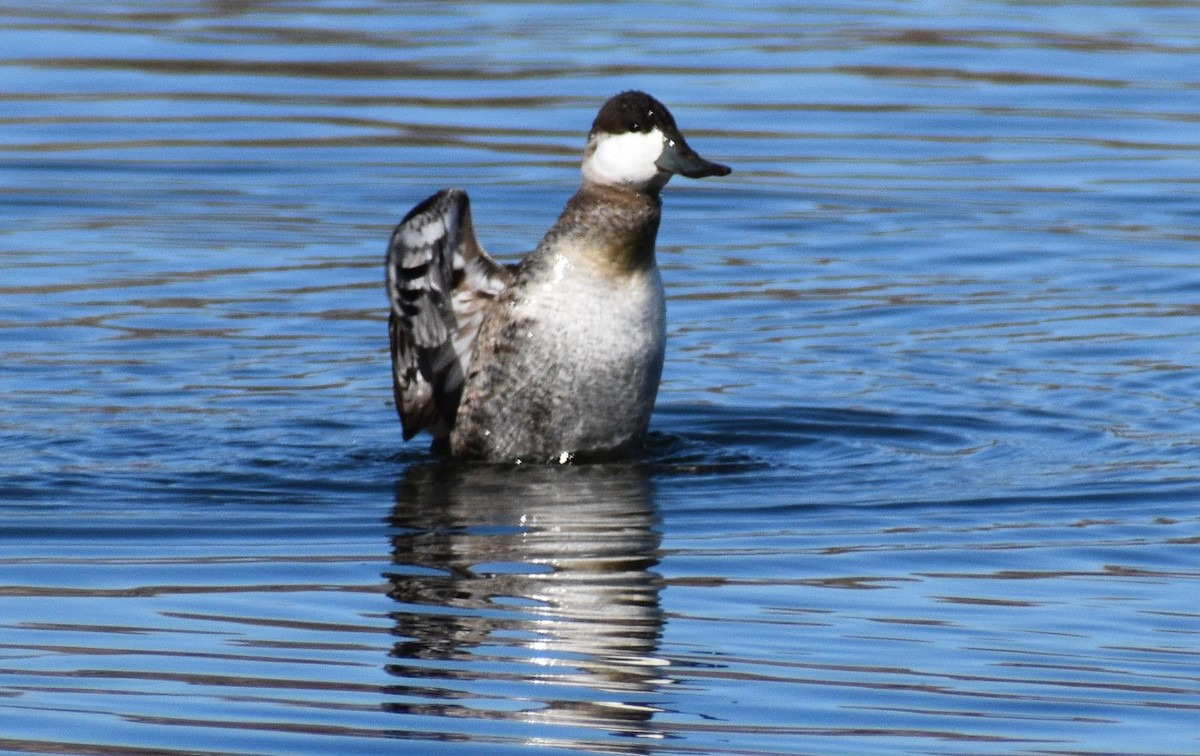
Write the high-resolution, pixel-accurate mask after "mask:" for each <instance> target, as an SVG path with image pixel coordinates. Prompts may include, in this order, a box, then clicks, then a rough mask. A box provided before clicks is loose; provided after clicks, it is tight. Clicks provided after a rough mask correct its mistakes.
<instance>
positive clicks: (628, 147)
mask: <svg viewBox="0 0 1200 756" xmlns="http://www.w3.org/2000/svg"><path fill="white" fill-rule="evenodd" d="M662 151H663V135H662V132H661V131H659V130H658V129H654V130H653V131H648V132H646V133H644V134H638V133H633V132H629V133H625V134H602V135H601V136H600V137H599V138H598V139H597V141H596V149H595V150H594V151H593V152H592V154H591V156H590V157H589V158H588V159H587V161H586V162H585V163H584V164H583V175H584V176H586V177H587V178H588V179H590V180H592V181H595V182H596V183H600V184H644V183H646V182H648V181H650V179H652V178H654V177H655V176H656V175H657V174H658V173H659V168H658V166H657V165H655V164H654V162H655V161H656V160H658V158H659V157H660V156H661V155H662Z"/></svg>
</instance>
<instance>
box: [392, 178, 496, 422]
mask: <svg viewBox="0 0 1200 756" xmlns="http://www.w3.org/2000/svg"><path fill="white" fill-rule="evenodd" d="M512 277H513V276H512V273H511V272H510V271H509V270H508V269H507V268H505V267H504V266H502V265H500V264H499V263H497V262H496V261H495V260H493V259H492V258H491V257H489V256H488V254H487V253H486V252H484V251H483V248H482V247H480V246H479V242H478V241H477V240H476V238H475V229H474V227H473V226H472V225H471V205H470V201H469V200H468V199H467V194H466V192H464V191H462V190H461V189H443V190H442V191H440V192H438V193H437V194H435V195H433V196H432V197H429V198H428V199H426V200H425V201H424V202H422V203H421V204H419V205H417V206H416V207H414V208H413V209H412V210H411V211H409V213H408V215H406V216H404V220H403V221H401V222H400V225H398V226H396V230H395V231H394V232H392V239H391V242H390V243H389V244H388V252H387V290H388V298H389V299H390V300H391V305H392V308H391V309H392V311H391V316H390V317H389V318H388V335H389V336H390V338H391V345H392V390H393V392H394V394H395V397H396V411H397V412H398V413H399V414H400V422H401V424H402V425H403V427H404V438H405V440H407V439H410V438H412V437H413V436H415V435H416V434H417V433H419V432H420V431H421V430H423V429H428V430H429V432H430V433H432V434H433V437H434V439H435V440H440V439H444V438H446V436H448V435H449V434H450V430H451V428H453V427H454V416H455V414H456V413H457V411H458V402H459V399H460V398H461V397H462V389H463V381H464V379H465V376H466V375H467V369H468V367H469V366H470V360H471V348H472V345H473V344H474V343H475V336H476V335H477V334H478V333H479V326H480V324H481V323H482V322H483V319H484V317H485V315H486V314H487V312H488V309H489V308H490V306H491V304H492V303H493V302H494V301H495V299H496V296H497V295H498V294H499V293H500V292H501V291H503V290H504V289H505V287H506V286H508V284H509V283H510V282H511V281H512Z"/></svg>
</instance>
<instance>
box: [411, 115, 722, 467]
mask: <svg viewBox="0 0 1200 756" xmlns="http://www.w3.org/2000/svg"><path fill="white" fill-rule="evenodd" d="M676 172H679V173H683V174H684V175H689V176H692V177H701V176H709V175H725V174H727V173H729V169H728V168H726V167H725V166H721V165H717V164H714V163H709V162H707V161H705V160H703V159H702V158H700V157H699V156H698V155H696V153H694V152H692V151H691V149H690V148H688V147H687V145H686V143H685V142H684V141H683V137H682V135H680V134H679V132H678V130H677V129H676V128H675V125H674V121H673V120H672V119H671V116H670V113H668V112H667V110H666V108H664V107H663V106H662V105H661V104H660V103H658V102H657V101H655V100H654V99H653V98H650V97H649V96H648V95H645V94H643V93H640V92H626V93H623V94H621V95H618V96H617V97H614V98H613V99H612V100H609V102H608V103H606V104H605V106H604V108H602V109H601V111H600V115H599V116H597V118H596V122H595V124H594V125H593V127H592V133H591V134H590V135H589V139H588V146H587V148H586V149H585V151H584V165H583V173H584V182H583V185H582V186H581V187H580V189H579V191H578V192H577V193H576V194H575V196H574V197H572V198H571V200H570V201H569V202H568V203H567V205H566V208H565V209H564V210H563V213H562V215H561V216H559V218H558V220H557V221H556V222H555V223H554V225H553V226H552V227H551V228H550V230H549V231H548V232H547V233H546V236H545V237H544V238H543V239H542V241H541V243H540V244H538V246H537V248H536V249H535V250H534V251H533V252H531V253H529V254H528V255H527V256H526V257H525V258H524V259H523V260H522V261H521V263H520V264H519V265H517V266H515V267H511V268H506V267H503V266H501V265H499V264H498V263H496V262H495V261H494V260H492V258H490V257H488V255H487V254H486V253H485V252H484V251H483V249H482V248H481V247H480V246H479V244H478V241H477V240H476V239H475V235H474V231H473V228H472V224H471V217H470V209H469V203H468V201H467V198H466V194H465V193H463V192H461V191H459V190H453V189H451V190H444V191H442V192H439V193H438V194H436V195H434V196H433V197H430V198H429V199H427V200H426V201H425V202H423V203H421V204H420V205H418V206H417V207H416V208H414V209H413V210H412V212H410V213H409V214H408V216H407V217H406V218H405V219H404V221H403V222H402V223H401V224H400V225H399V226H398V227H397V229H396V232H395V233H394V234H393V235H392V242H391V245H390V247H389V250H388V290H389V294H390V296H391V300H392V314H391V319H390V334H391V343H392V358H393V359H392V365H393V378H394V389H395V395H396V406H397V410H398V411H399V413H400V418H401V421H402V422H403V424H404V435H405V438H410V437H412V436H413V435H415V434H416V433H417V432H419V431H420V430H422V429H428V430H429V431H430V432H431V433H432V435H433V437H434V444H435V446H436V447H442V448H444V449H445V450H446V451H448V452H449V453H450V454H451V455H452V456H455V457H460V458H472V459H485V460H491V461H526V462H546V461H555V462H565V461H567V460H569V459H571V458H573V457H574V456H575V455H577V454H604V453H623V452H628V451H630V450H631V449H632V448H634V447H636V446H637V444H639V443H640V442H641V440H642V438H643V436H644V435H645V433H646V428H647V426H648V425H649V422H650V415H651V412H652V411H653V408H654V398H655V395H656V394H657V392H658V383H659V377H660V375H661V372H662V364H663V353H664V349H665V342H666V308H665V300H664V295H663V288H662V279H661V276H660V275H659V272H658V267H657V265H656V264H655V256H654V243H655V237H656V236H657V233H658V225H659V220H660V217H661V208H662V203H661V200H660V197H659V191H660V190H661V189H662V187H663V186H664V185H665V184H666V182H667V180H668V179H669V178H670V177H671V175H672V174H674V173H676Z"/></svg>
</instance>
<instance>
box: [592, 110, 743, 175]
mask: <svg viewBox="0 0 1200 756" xmlns="http://www.w3.org/2000/svg"><path fill="white" fill-rule="evenodd" d="M730 170H731V169H730V168H729V166H727V165H721V164H720V163H711V162H709V161H707V160H705V159H704V158H702V157H700V156H699V155H698V154H696V152H695V151H694V150H693V149H692V148H691V147H689V146H688V144H687V142H686V141H685V140H684V138H683V134H681V133H679V129H678V128H677V127H676V126H675V119H674V118H672V117H671V112H670V111H669V110H667V108H666V106H664V105H663V104H662V103H661V102H659V101H658V100H656V99H654V98H653V97H651V96H650V95H648V94H646V93H645V92H638V91H635V90H631V91H628V92H622V93H621V94H619V95H617V96H616V97H613V98H612V99H610V100H609V101H608V102H606V103H604V106H603V107H601V108H600V113H599V114H597V116H596V120H595V121H594V122H593V123H592V131H591V133H590V134H588V141H587V146H586V147H585V148H584V150H583V178H584V180H585V181H590V182H592V183H595V184H603V185H609V186H624V187H628V188H630V189H634V190H636V191H642V192H651V193H653V192H657V191H658V190H659V189H662V188H663V186H665V185H666V183H667V182H668V181H670V180H671V177H672V176H674V175H675V174H677V173H678V174H681V175H683V176H687V177H688V178H704V177H705V176H726V175H728V174H729V172H730Z"/></svg>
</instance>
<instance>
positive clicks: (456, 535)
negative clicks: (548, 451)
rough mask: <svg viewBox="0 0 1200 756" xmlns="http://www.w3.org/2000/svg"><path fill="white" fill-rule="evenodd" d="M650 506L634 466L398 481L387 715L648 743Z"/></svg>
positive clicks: (652, 585)
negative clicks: (598, 733) (502, 722)
mask: <svg viewBox="0 0 1200 756" xmlns="http://www.w3.org/2000/svg"><path fill="white" fill-rule="evenodd" d="M651 495H652V485H651V482H650V480H649V477H648V472H647V470H646V469H645V468H644V467H642V466H640V465H594V466H573V467H555V468H544V467H507V466H476V465H454V464H444V465H431V466H415V467H412V468H410V469H409V470H408V471H407V472H406V474H405V476H404V479H403V482H402V483H401V484H399V485H398V486H397V492H396V509H395V511H394V513H393V515H392V524H393V525H394V526H396V527H398V528H400V529H401V532H400V533H399V534H398V535H396V536H395V537H394V538H393V556H394V559H395V563H396V569H395V570H394V571H393V572H391V573H390V574H389V575H388V579H389V581H390V582H391V590H390V592H389V595H390V596H391V597H392V598H393V599H395V600H396V601H397V602H398V603H399V604H400V607H399V608H398V609H397V610H396V611H395V612H394V615H393V616H394V617H395V619H396V634H397V635H398V636H399V637H400V638H401V640H399V641H397V643H396V645H395V647H394V649H393V652H392V655H393V656H394V657H395V660H394V661H393V662H391V663H390V664H389V665H388V668H387V669H388V672H389V673H390V674H392V675H394V676H396V677H397V678H399V679H400V680H402V681H403V682H402V683H399V684H397V685H396V687H395V689H394V693H395V695H396V697H397V700H395V701H390V702H389V703H388V704H387V707H388V708H389V709H391V710H392V711H397V712H404V713H412V712H414V711H420V712H421V713H423V714H428V713H430V712H431V711H436V713H438V714H440V715H442V716H453V717H461V716H472V717H504V718H514V719H519V720H522V721H527V722H533V723H539V724H545V725H572V726H585V727H591V728H599V729H602V730H604V731H606V732H608V733H610V734H624V735H645V734H646V733H648V732H649V731H648V730H647V729H646V724H647V723H648V722H649V720H650V717H651V716H652V715H653V713H654V711H655V709H654V708H653V707H652V706H650V705H647V703H646V701H647V699H648V698H652V697H653V695H652V694H653V693H654V691H655V690H656V689H657V688H658V687H660V686H661V685H664V684H666V683H667V682H668V680H667V679H666V678H665V677H664V671H663V667H664V665H665V662H663V661H662V659H661V657H659V656H658V655H657V651H658V642H659V638H660V636H661V633H662V626H663V613H662V609H661V607H660V602H659V593H660V591H661V589H662V580H661V578H660V577H659V575H658V574H657V573H656V572H655V571H654V567H655V565H656V564H657V562H658V549H659V544H660V541H661V535H660V533H659V531H658V521H657V517H656V515H655V513H654V511H653V505H652V503H651V501H652V499H651ZM493 689H494V690H495V691H496V693H495V694H494V695H490V696H489V695H487V693H486V691H489V690H493ZM439 699H444V700H445V703H443V704H440V705H439V704H431V703H430V701H431V700H433V701H436V700H439Z"/></svg>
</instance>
